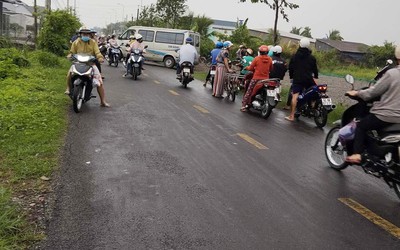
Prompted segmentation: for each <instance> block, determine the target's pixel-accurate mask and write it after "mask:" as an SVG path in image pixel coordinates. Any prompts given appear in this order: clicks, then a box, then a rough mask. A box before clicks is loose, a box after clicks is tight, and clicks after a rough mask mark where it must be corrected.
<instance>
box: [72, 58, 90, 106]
mask: <svg viewBox="0 0 400 250" xmlns="http://www.w3.org/2000/svg"><path fill="white" fill-rule="evenodd" d="M71 60H72V61H73V65H72V72H71V83H72V86H71V92H70V98H71V99H72V106H73V109H74V111H75V113H79V112H80V111H81V108H82V105H83V104H84V103H85V102H88V101H89V100H90V99H91V98H95V97H96V96H92V89H93V74H94V71H93V67H92V65H93V63H94V61H95V60H96V57H94V56H89V55H85V54H76V55H72V56H71Z"/></svg>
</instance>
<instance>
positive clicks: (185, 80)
mask: <svg viewBox="0 0 400 250" xmlns="http://www.w3.org/2000/svg"><path fill="white" fill-rule="evenodd" d="M192 68H193V64H192V63H191V62H187V61H185V62H183V63H182V64H181V77H180V79H179V81H180V82H181V83H182V85H183V86H184V87H185V88H186V87H187V85H188V84H189V82H191V81H193V76H192Z"/></svg>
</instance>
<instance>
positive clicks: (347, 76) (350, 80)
mask: <svg viewBox="0 0 400 250" xmlns="http://www.w3.org/2000/svg"><path fill="white" fill-rule="evenodd" d="M344 79H345V80H346V82H348V83H350V84H353V83H354V77H353V76H352V75H350V74H347V75H346V76H345V77H344Z"/></svg>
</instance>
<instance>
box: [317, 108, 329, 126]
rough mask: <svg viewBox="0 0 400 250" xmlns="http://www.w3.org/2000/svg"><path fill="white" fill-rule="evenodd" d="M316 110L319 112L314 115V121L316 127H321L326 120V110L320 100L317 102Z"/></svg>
mask: <svg viewBox="0 0 400 250" xmlns="http://www.w3.org/2000/svg"><path fill="white" fill-rule="evenodd" d="M317 111H318V113H319V114H318V116H314V122H315V124H316V125H317V127H318V128H323V127H325V125H326V123H327V122H328V111H327V110H326V109H325V107H324V106H323V105H322V103H321V102H319V103H318V104H317Z"/></svg>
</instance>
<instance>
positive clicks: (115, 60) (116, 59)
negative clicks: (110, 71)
mask: <svg viewBox="0 0 400 250" xmlns="http://www.w3.org/2000/svg"><path fill="white" fill-rule="evenodd" d="M118 61H119V59H118V56H114V63H115V67H116V68H117V67H118Z"/></svg>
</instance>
